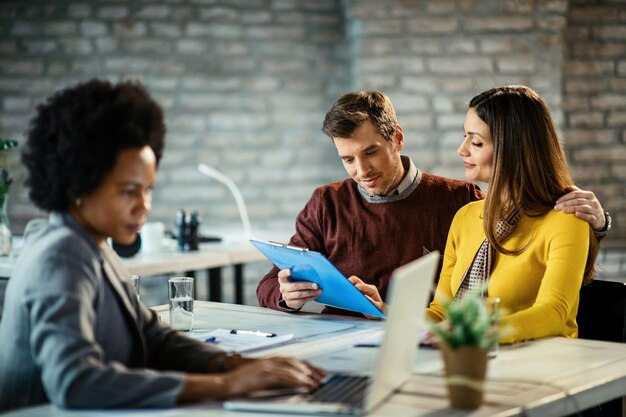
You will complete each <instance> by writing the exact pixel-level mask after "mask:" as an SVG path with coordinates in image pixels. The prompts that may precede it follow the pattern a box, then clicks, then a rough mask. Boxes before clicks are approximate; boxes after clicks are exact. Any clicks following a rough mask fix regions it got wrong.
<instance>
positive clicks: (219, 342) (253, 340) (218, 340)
mask: <svg viewBox="0 0 626 417" xmlns="http://www.w3.org/2000/svg"><path fill="white" fill-rule="evenodd" d="M191 337H193V338H194V339H197V340H200V341H202V342H207V341H208V343H215V344H216V346H217V347H219V348H220V349H222V350H225V351H227V352H234V353H250V352H252V351H257V350H262V349H268V348H271V347H275V346H279V345H284V344H286V343H290V342H291V341H293V340H294V338H293V334H285V335H275V336H265V335H264V334H258V333H256V334H255V332H250V334H241V332H239V333H233V332H232V331H231V330H228V329H216V330H213V331H210V332H207V333H192V334H191Z"/></svg>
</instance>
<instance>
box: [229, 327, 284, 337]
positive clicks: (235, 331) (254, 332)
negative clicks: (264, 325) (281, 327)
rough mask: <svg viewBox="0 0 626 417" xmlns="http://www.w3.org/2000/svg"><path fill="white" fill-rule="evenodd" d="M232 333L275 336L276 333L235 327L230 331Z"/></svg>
mask: <svg viewBox="0 0 626 417" xmlns="http://www.w3.org/2000/svg"><path fill="white" fill-rule="evenodd" d="M230 334H242V335H251V336H262V337H274V336H276V333H266V332H261V331H259V330H236V329H233V330H231V331H230Z"/></svg>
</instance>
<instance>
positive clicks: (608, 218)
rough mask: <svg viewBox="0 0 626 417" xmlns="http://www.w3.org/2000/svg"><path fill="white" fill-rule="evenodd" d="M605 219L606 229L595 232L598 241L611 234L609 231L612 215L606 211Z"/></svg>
mask: <svg viewBox="0 0 626 417" xmlns="http://www.w3.org/2000/svg"><path fill="white" fill-rule="evenodd" d="M604 219H605V223H604V227H603V228H602V229H600V230H598V231H595V230H594V234H595V235H596V238H598V239H600V238H603V237H604V236H606V235H607V233H609V230H611V215H610V214H609V212H608V211H606V210H605V211H604Z"/></svg>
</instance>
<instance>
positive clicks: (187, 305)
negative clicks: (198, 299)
mask: <svg viewBox="0 0 626 417" xmlns="http://www.w3.org/2000/svg"><path fill="white" fill-rule="evenodd" d="M167 287H168V293H169V299H170V326H172V327H173V328H174V329H176V330H184V331H186V332H188V331H191V329H192V328H193V278H191V277H172V278H170V279H168V280H167Z"/></svg>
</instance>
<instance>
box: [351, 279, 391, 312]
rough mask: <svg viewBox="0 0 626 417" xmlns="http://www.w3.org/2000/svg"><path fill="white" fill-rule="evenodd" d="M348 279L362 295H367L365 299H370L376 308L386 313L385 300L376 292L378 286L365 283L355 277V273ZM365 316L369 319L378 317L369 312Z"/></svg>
mask: <svg viewBox="0 0 626 417" xmlns="http://www.w3.org/2000/svg"><path fill="white" fill-rule="evenodd" d="M348 280H349V281H350V282H351V283H352V284H354V286H355V287H356V289H357V290H359V291H361V293H363V295H364V296H365V297H367V299H368V300H370V301H371V302H372V304H374V305H375V306H376V308H378V309H379V310H380V311H382V312H383V313H384V314H387V304H385V302H384V301H383V299H382V297H381V296H380V293H379V292H378V288H376V286H375V285H371V284H366V283H365V282H363V280H362V279H361V278H359V277H357V276H356V275H352V276H351V277H350V278H348ZM365 317H367V318H370V319H372V318H375V319H378V317H374V316H370V315H369V314H365Z"/></svg>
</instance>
